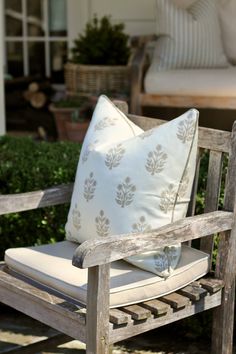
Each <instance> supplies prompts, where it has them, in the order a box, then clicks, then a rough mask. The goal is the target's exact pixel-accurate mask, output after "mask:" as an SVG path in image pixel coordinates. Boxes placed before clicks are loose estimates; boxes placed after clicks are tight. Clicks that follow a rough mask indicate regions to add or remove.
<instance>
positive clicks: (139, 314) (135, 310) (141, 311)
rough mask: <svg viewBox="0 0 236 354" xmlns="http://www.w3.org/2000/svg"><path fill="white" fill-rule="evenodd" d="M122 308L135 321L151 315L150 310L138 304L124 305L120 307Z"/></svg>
mask: <svg viewBox="0 0 236 354" xmlns="http://www.w3.org/2000/svg"><path fill="white" fill-rule="evenodd" d="M122 310H123V311H125V312H127V313H128V314H130V315H131V317H132V319H133V320H136V321H141V320H146V319H147V318H148V317H150V316H151V311H149V310H147V309H145V308H144V307H141V306H139V305H130V306H125V307H122Z"/></svg>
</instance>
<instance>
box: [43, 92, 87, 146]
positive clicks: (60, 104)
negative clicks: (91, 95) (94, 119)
mask: <svg viewBox="0 0 236 354" xmlns="http://www.w3.org/2000/svg"><path fill="white" fill-rule="evenodd" d="M92 108H93V103H92V101H91V100H88V99H83V98H79V97H65V98H64V99H61V100H59V101H57V102H54V103H52V104H51V105H50V107H49V109H50V111H51V112H52V113H53V115H54V119H55V123H56V127H57V134H58V139H59V140H71V141H75V142H80V143H82V141H83V139H84V136H85V134H86V131H87V129H88V126H89V123H90V118H91V115H92Z"/></svg>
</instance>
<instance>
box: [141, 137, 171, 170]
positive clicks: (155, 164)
mask: <svg viewBox="0 0 236 354" xmlns="http://www.w3.org/2000/svg"><path fill="white" fill-rule="evenodd" d="M166 160H167V154H166V153H165V152H164V151H163V150H162V146H161V145H160V144H158V145H157V146H156V149H155V150H153V151H150V152H149V153H148V158H147V163H146V165H145V167H146V170H147V171H148V172H150V173H151V175H155V174H156V173H160V172H161V171H163V169H164V166H165V163H166Z"/></svg>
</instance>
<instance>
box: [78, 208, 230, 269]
mask: <svg viewBox="0 0 236 354" xmlns="http://www.w3.org/2000/svg"><path fill="white" fill-rule="evenodd" d="M232 224H233V213H232V212H226V211H215V212H211V213H206V214H202V215H197V216H192V217H188V218H185V219H182V220H178V221H176V222H173V223H171V224H168V225H165V226H163V227H160V228H159V229H155V230H152V231H149V232H146V233H131V234H125V235H115V236H109V237H106V238H99V239H94V240H89V241H85V242H84V243H82V244H81V245H80V246H79V247H78V248H77V249H76V251H75V253H74V256H73V261H72V264H73V265H74V266H76V267H78V268H88V267H93V266H97V265H102V264H107V263H110V262H113V261H116V260H118V259H123V258H126V257H129V256H133V255H135V254H138V253H141V252H147V251H153V250H154V249H156V248H158V247H163V246H168V245H172V244H175V243H179V242H185V241H189V240H194V239H196V238H200V237H204V236H208V235H211V234H214V233H217V232H222V231H226V230H230V229H232Z"/></svg>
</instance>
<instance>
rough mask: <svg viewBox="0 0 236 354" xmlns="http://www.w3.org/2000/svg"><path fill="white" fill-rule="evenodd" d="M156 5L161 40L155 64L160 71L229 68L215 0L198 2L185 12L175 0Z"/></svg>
mask: <svg viewBox="0 0 236 354" xmlns="http://www.w3.org/2000/svg"><path fill="white" fill-rule="evenodd" d="M156 4H157V32H158V33H157V34H158V36H159V38H158V40H157V42H156V48H155V52H154V61H153V63H152V64H153V65H155V67H156V69H157V70H168V69H187V68H218V67H219V68H220V67H226V66H228V62H227V59H226V57H225V54H224V51H223V46H222V41H221V32H220V26H219V20H218V12H217V4H216V2H215V0H198V1H195V2H194V3H193V4H192V5H190V6H189V7H188V8H186V9H184V8H180V7H178V6H177V5H176V4H174V3H173V1H172V0H156Z"/></svg>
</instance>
